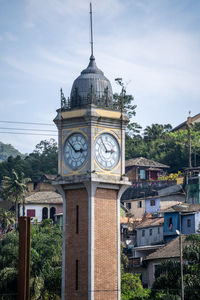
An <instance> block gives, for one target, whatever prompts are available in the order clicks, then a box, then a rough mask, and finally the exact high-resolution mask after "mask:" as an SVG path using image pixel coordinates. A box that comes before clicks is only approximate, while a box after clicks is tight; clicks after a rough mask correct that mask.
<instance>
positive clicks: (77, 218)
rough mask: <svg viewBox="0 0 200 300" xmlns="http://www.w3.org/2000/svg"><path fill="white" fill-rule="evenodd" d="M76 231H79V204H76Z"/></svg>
mask: <svg viewBox="0 0 200 300" xmlns="http://www.w3.org/2000/svg"><path fill="white" fill-rule="evenodd" d="M76 233H79V206H78V205H76Z"/></svg>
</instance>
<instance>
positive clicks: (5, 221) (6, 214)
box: [0, 208, 15, 233]
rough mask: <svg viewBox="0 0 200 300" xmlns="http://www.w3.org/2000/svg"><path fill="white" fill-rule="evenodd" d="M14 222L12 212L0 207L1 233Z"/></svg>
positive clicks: (8, 228) (7, 229)
mask: <svg viewBox="0 0 200 300" xmlns="http://www.w3.org/2000/svg"><path fill="white" fill-rule="evenodd" d="M14 224H15V218H14V215H13V212H12V211H8V210H6V209H3V208H0V228H2V230H3V233H6V232H8V231H9V230H10V229H11V227H12V225H14Z"/></svg>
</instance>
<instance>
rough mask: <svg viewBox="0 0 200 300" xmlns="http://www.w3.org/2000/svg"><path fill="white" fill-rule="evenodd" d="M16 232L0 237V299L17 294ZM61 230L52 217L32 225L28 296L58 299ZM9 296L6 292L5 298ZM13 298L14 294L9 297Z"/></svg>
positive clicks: (34, 299) (60, 265) (34, 298)
mask: <svg viewBox="0 0 200 300" xmlns="http://www.w3.org/2000/svg"><path fill="white" fill-rule="evenodd" d="M17 270H18V232H17V231H16V230H15V231H12V232H10V233H8V234H6V235H4V237H3V238H2V239H1V240H0V278H1V280H0V299H3V298H1V295H2V294H10V295H16V294H17V276H18V271H17ZM61 270H62V232H61V230H60V228H59V227H58V226H55V225H52V221H51V220H45V221H44V222H43V223H41V224H40V225H32V226H31V299H33V300H39V299H41V300H42V299H52V300H53V299H60V294H61ZM5 299H9V295H7V298H5ZM10 299H13V298H10Z"/></svg>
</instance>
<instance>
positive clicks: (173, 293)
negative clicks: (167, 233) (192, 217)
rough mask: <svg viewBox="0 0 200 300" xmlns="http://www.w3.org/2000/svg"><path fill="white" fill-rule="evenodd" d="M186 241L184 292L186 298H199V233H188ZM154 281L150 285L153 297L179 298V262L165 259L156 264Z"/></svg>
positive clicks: (188, 299)
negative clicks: (163, 261)
mask: <svg viewBox="0 0 200 300" xmlns="http://www.w3.org/2000/svg"><path fill="white" fill-rule="evenodd" d="M186 241H187V242H188V243H189V244H187V245H186V246H185V247H184V251H183V258H184V260H185V261H186V262H187V264H184V269H183V274H184V294H185V299H186V300H193V299H195V300H200V294H199V290H200V273H199V267H200V235H199V234H191V235H188V237H187V238H186ZM156 277H157V279H156V281H155V282H154V284H153V287H152V297H153V299H155V300H157V299H167V300H168V299H169V300H171V299H175V300H176V299H177V300H179V299H181V298H180V296H181V293H180V286H181V283H180V263H179V262H175V261H171V260H169V261H166V262H165V263H162V264H161V265H160V266H158V268H157V270H156Z"/></svg>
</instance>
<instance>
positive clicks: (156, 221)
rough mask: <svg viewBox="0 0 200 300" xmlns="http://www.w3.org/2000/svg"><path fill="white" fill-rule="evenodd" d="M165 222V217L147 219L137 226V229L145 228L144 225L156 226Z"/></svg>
mask: <svg viewBox="0 0 200 300" xmlns="http://www.w3.org/2000/svg"><path fill="white" fill-rule="evenodd" d="M163 223H164V218H151V219H149V218H148V219H145V220H143V221H142V222H141V223H140V224H139V225H138V226H137V227H136V229H140V228H144V227H154V226H159V225H163Z"/></svg>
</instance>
